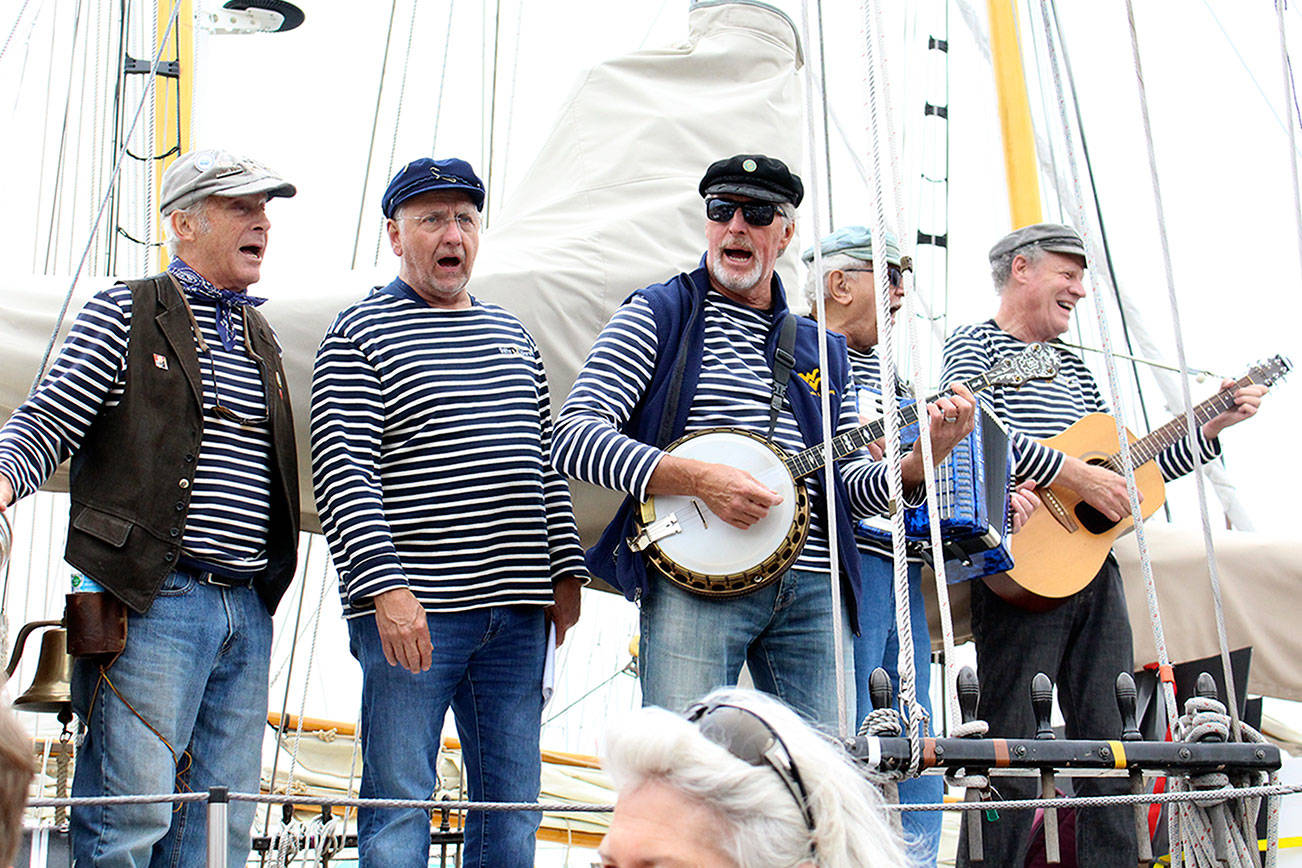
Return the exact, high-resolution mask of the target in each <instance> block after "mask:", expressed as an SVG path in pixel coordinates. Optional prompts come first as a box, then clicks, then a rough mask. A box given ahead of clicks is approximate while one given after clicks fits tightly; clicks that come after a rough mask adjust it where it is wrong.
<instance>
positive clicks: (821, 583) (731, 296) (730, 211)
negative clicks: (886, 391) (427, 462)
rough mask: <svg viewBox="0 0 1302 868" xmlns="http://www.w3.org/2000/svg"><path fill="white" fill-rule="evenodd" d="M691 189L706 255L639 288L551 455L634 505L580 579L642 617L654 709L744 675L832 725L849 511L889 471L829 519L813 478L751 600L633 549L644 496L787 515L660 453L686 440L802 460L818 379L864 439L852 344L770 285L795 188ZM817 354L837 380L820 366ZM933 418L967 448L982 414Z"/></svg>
mask: <svg viewBox="0 0 1302 868" xmlns="http://www.w3.org/2000/svg"><path fill="white" fill-rule="evenodd" d="M698 189H699V192H700V194H701V196H703V197H704V198H705V216H706V218H707V222H706V225H705V237H706V243H707V249H706V253H705V256H704V257H703V258H702V260H701V263H700V265H699V266H698V267H697V268H696V270H694V271H692V272H691V273H690V274H682V275H679V276H678V277H675V278H673V279H671V280H669V281H667V282H666V283H662V284H656V285H654V286H650V287H647V288H645V289H642V290H639V291H638V292H636V293H634V294H633V295H632V296H631V297H630V298H629V299H628V301H627V302H626V303H625V304H624V306H623V307H621V308H620V309H619V310H618V311H616V313H615V315H614V317H613V318H612V319H611V320H610V322H609V323H608V324H607V325H606V327H605V328H604V329H603V330H602V332H601V334H600V335H599V336H598V338H597V341H596V343H595V344H594V346H593V348H592V350H591V352H590V353H589V355H588V358H587V360H586V361H585V362H584V364H583V367H582V369H581V370H580V371H579V374H578V377H577V379H576V381H575V384H574V388H573V390H572V391H571V392H570V395H569V397H568V398H567V399H566V401H565V404H564V406H563V407H562V409H561V412H560V415H559V416H558V418H557V425H556V438H555V446H554V448H553V459H554V461H555V462H556V466H557V467H558V468H560V469H561V470H562V471H564V472H565V473H568V474H569V475H571V476H574V477H576V478H579V479H583V480H585V481H587V482H591V483H595V484H597V485H601V486H604V487H606V488H611V489H615V490H619V491H623V492H625V493H626V494H628V495H629V497H628V498H626V500H625V502H624V504H623V506H622V507H621V508H620V511H619V512H618V513H617V514H616V516H615V518H614V519H613V521H612V522H611V523H610V525H609V526H608V527H607V528H606V532H605V534H604V535H603V537H602V539H601V541H600V542H599V543H598V544H597V546H595V547H594V548H593V549H591V550H590V551H589V552H588V567H589V569H590V570H591V571H592V572H593V573H594V574H596V575H599V576H601V577H602V578H603V579H605V580H606V581H608V582H610V583H611V584H612V585H614V586H615V587H617V588H619V589H620V590H621V591H622V592H623V593H624V594H625V595H626V596H627V597H628V598H629V599H636V600H638V601H639V602H640V604H641V607H642V622H641V623H642V629H641V650H640V656H639V672H640V675H641V679H642V699H643V702H644V703H645V704H647V705H660V706H663V707H666V708H671V709H682V708H685V707H686V706H687V704H688V703H689V702H691V701H693V700H695V699H696V698H697V697H699V696H701V695H703V694H705V693H706V692H708V691H709V690H711V689H713V688H715V687H721V686H728V685H732V684H735V683H736V679H737V676H738V674H739V672H740V669H741V666H742V664H743V663H746V664H747V665H748V668H749V670H750V673H751V676H752V678H753V679H754V681H755V684H756V686H757V687H759V688H760V689H761V690H764V691H766V692H769V693H772V694H774V695H776V696H778V697H779V698H781V699H782V700H783V701H785V702H787V703H788V704H789V705H791V706H793V707H795V708H796V709H798V710H799V711H801V712H803V713H804V714H806V715H807V716H809V717H811V718H813V719H815V720H818V721H820V722H822V723H824V724H827V725H829V726H834V725H835V724H836V722H837V718H838V714H837V692H838V691H837V684H836V676H835V667H834V665H833V662H834V658H835V654H836V646H837V645H838V644H840V645H841V647H842V651H843V655H844V659H845V660H846V661H847V662H848V661H849V660H851V659H852V658H851V654H850V651H849V643H848V637H849V635H850V627H851V625H853V624H854V623H856V621H855V617H856V612H857V606H858V605H859V603H860V600H859V599H858V588H859V583H858V577H859V560H858V552H857V550H856V548H855V544H854V533H853V530H852V527H851V513H852V512H853V513H855V514H858V515H867V514H875V513H881V512H884V511H885V510H886V507H887V501H888V497H889V495H888V482H887V478H886V468H885V467H884V466H883V465H881V464H876V463H874V462H872V461H871V459H869V458H868V456H866V455H863V456H859V457H857V458H856V459H855V460H847V461H844V462H841V463H840V464H838V466H837V470H836V474H835V483H834V484H835V487H836V495H837V497H836V509H835V513H834V514H833V515H832V516H827V515H826V514H825V508H824V505H825V498H824V496H823V494H822V493H821V492H820V489H821V488H822V479H823V476H822V473H821V471H820V472H819V473H818V474H815V475H814V476H810V477H807V478H806V480H805V481H806V485H807V486H808V488H809V490H810V500H811V507H812V508H811V513H812V521H811V528H810V531H809V535H808V538H807V540H806V542H805V545H804V548H803V550H801V552H800V553H799V556H798V558H797V560H796V561H795V563H794V565H793V567H792V568H791V569H789V570H787V571H786V572H785V573H783V574H781V575H779V576H775V577H771V578H773V579H774V580H773V581H770V582H769V583H768V584H766V585H764V586H763V587H760V588H758V589H757V590H754V591H751V592H749V593H745V594H743V595H741V596H735V597H731V598H726V599H721V598H719V597H710V596H702V595H699V594H696V593H693V592H690V591H687V590H685V589H684V588H682V587H679V586H678V585H676V584H674V583H672V582H670V581H669V580H667V579H666V578H665V577H664V576H662V575H661V574H659V573H658V572H657V571H656V570H654V569H649V568H648V566H647V563H646V562H645V561H644V559H643V557H642V555H640V554H636V553H634V552H633V551H631V550H630V548H629V546H628V540H629V538H630V537H632V536H633V535H634V533H635V528H634V518H635V514H636V509H637V503H638V502H640V501H645V500H646V499H647V497H648V496H651V495H670V494H678V495H687V496H691V497H694V498H696V499H697V500H698V501H699V503H700V504H701V505H702V506H703V507H704V508H706V509H708V511H709V513H710V515H709V516H708V517H707V519H706V524H707V526H708V524H709V523H710V522H713V521H715V520H716V517H717V519H718V520H721V521H723V522H726V523H727V524H729V525H732V526H734V527H737V528H743V529H745V528H750V527H751V526H752V525H753V524H754V523H755V522H757V521H759V520H760V519H762V518H763V517H765V516H766V515H767V514H768V512H769V510H770V508H772V507H774V506H777V505H778V504H779V502H780V501H781V497H779V496H778V494H777V493H776V492H775V491H773V490H772V489H771V488H770V487H769V486H767V485H765V484H763V483H761V482H760V481H759V480H757V479H756V478H755V477H753V476H751V475H750V474H749V473H746V472H744V471H742V470H739V469H736V468H734V467H732V466H729V465H727V464H723V463H713V462H706V461H699V460H694V459H689V458H683V457H679V456H674V455H668V454H666V452H665V447H666V446H668V445H669V444H670V443H671V442H673V441H674V440H676V439H678V438H679V437H680V436H681V435H683V434H685V433H690V432H694V431H699V430H702V429H705V428H711V427H715V426H730V427H736V428H742V429H745V430H748V431H751V432H753V433H755V434H757V435H759V436H762V437H766V438H768V439H770V440H772V441H774V442H776V443H777V444H779V445H780V446H782V448H783V449H785V450H786V451H788V452H797V451H799V450H801V449H804V448H805V447H807V446H810V445H813V444H815V443H819V442H821V440H822V421H821V411H820V408H819V397H818V394H819V393H818V384H819V381H820V380H821V379H824V378H825V379H826V380H827V381H828V383H829V385H830V387H831V394H832V396H833V403H832V415H833V419H832V429H833V430H834V431H836V432H838V433H839V432H844V431H848V430H851V429H853V428H854V427H856V425H857V419H856V414H855V410H854V396H853V392H852V390H851V389H850V388H848V384H849V372H848V363H847V360H846V351H845V341H844V339H842V338H841V337H840V336H833V335H828V334H826V333H825V332H821V331H820V330H819V328H818V326H817V324H816V323H814V322H813V321H811V320H808V319H805V318H803V317H792V316H790V315H789V314H788V311H787V302H786V296H785V293H784V290H783V287H782V282H781V280H779V279H778V276H777V275H776V274H775V273H774V266H775V264H776V262H777V259H778V257H779V256H781V255H782V253H783V251H784V250H785V249H786V247H787V245H788V244H789V243H790V242H791V239H792V235H793V234H794V230H795V207H796V206H797V205H799V204H800V200H801V198H802V196H803V194H804V190H803V187H802V186H801V183H800V179H799V178H798V177H796V176H795V175H793V174H791V172H790V171H789V170H788V169H787V167H786V166H785V165H784V164H783V163H782V162H781V161H780V160H776V159H773V158H771V157H766V156H762V155H758V154H755V155H751V154H741V155H738V156H735V157H731V158H729V159H726V160H720V161H718V162H716V163H714V164H713V165H711V166H710V167H709V169H708V170H707V171H706V173H705V176H704V177H703V178H702V180H701V183H700V186H699V188H698ZM786 322H792V323H794V326H793V328H792V331H793V333H794V334H793V337H792V349H791V357H794V362H793V363H792V365H791V368H790V370H791V372H792V373H793V374H794V376H792V377H791V378H790V381H789V387H787V388H785V395H784V393H783V387H782V386H781V385H780V384H779V383H778V382H776V381H775V375H774V368H775V365H774V361H775V358H777V356H778V352H779V347H778V344H779V338H780V335H781V332H782V331H783V324H784V323H786ZM820 342H825V343H826V347H827V356H828V364H829V368H830V370H829V371H827V372H822V371H820V370H819V360H818V356H819V345H820ZM775 397H776V400H774V399H775ZM771 407H775V408H776V409H774V410H773V411H772V412H771ZM931 412H932V415H933V417H934V421H933V424H934V425H935V429H934V430H935V431H936V432H938V436H941V435H940V434H939V432H942V431H943V432H951V431H952V432H954V433H955V435H956V439H957V437H961V436H962V434H963V433H966V431H968V430H970V427H971V423H972V405H971V404H970V403H969V402H967V401H965V400H963V399H961V398H954V399H943V400H942V401H941V402H940V404H939V405H938V406H935V407H932V408H931ZM944 436H948V435H944ZM950 445H951V446H952V443H950ZM942 454H943V453H942ZM904 476H905V483H906V485H907V486H910V487H916V486H917V485H918V484H919V483H920V482H921V480H922V469H921V454H920V450H919V451H917V452H915V453H913V454H911V455H910V456H909V458H908V459H907V460H906V463H905V467H904ZM832 521H834V522H836V524H837V529H838V549H839V551H838V552H837V556H838V558H839V563H840V569H839V573H840V575H841V579H842V582H843V590H844V594H843V606H844V611H843V612H842V615H843V616H844V617H843V624H844V625H845V628H844V630H843V631H842V633H841V635H837V634H836V633H835V631H834V630H833V623H834V622H833V612H834V609H833V596H832V587H831V582H830V581H829V579H828V576H829V560H830V557H831V553H830V546H829V542H828V539H829V533H828V527H829V522H832ZM705 544H706V545H707V546H709V542H708V541H707V542H706V543H705ZM849 690H850V691H851V692H852V691H853V687H852V685H850V686H849Z"/></svg>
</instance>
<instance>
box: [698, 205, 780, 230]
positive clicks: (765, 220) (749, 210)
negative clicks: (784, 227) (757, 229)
mask: <svg viewBox="0 0 1302 868" xmlns="http://www.w3.org/2000/svg"><path fill="white" fill-rule="evenodd" d="M738 208H740V209H741V219H743V220H745V221H746V222H747V223H749V224H750V225H751V226H768V225H769V224H770V223H772V222H773V217H774V216H775V215H776V214H777V213H778V206H777V205H774V204H773V203H772V202H733V201H731V200H728V199H706V200H705V216H706V217H709V218H710V219H711V220H713V221H714V222H715V223H727V222H728V221H729V220H731V219H732V215H733V214H736V213H737V209H738Z"/></svg>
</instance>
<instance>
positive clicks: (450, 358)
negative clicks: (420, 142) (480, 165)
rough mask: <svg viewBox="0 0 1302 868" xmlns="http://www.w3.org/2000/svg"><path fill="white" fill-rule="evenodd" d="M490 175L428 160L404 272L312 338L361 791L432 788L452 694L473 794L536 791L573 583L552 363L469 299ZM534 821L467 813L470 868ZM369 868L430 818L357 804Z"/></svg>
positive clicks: (394, 866)
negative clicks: (357, 675) (358, 722)
mask: <svg viewBox="0 0 1302 868" xmlns="http://www.w3.org/2000/svg"><path fill="white" fill-rule="evenodd" d="M483 204H484V185H483V183H482V182H481V181H480V180H479V178H478V177H477V176H476V175H475V172H474V170H473V169H472V168H471V167H470V165H469V164H468V163H466V162H465V161H463V160H457V159H448V160H432V159H428V158H422V159H419V160H413V161H412V162H410V163H408V164H407V165H406V166H404V167H403V168H402V169H401V170H399V172H398V173H397V175H395V176H394V178H393V180H392V181H390V182H389V187H388V189H387V190H386V191H385V193H384V198H383V201H382V207H383V210H384V216H385V217H386V218H387V221H386V229H387V232H388V236H389V243H390V246H391V247H392V248H393V252H394V254H396V255H397V256H398V258H399V260H400V261H399V266H398V277H397V278H396V279H394V281H393V282H392V283H390V284H389V285H388V286H385V287H383V288H379V289H376V290H375V291H374V292H372V293H371V294H370V295H369V296H368V297H367V298H366V299H364V300H362V301H359V302H358V303H357V304H354V305H353V306H352V307H349V308H348V309H346V310H344V311H343V312H342V313H341V314H339V316H338V317H337V318H336V319H335V321H334V324H333V325H331V326H330V328H329V330H328V331H327V332H326V335H325V338H324V340H322V342H321V348H320V350H319V351H318V353H317V359H316V370H315V374H314V376H313V383H312V421H311V432H312V433H311V437H312V473H313V485H314V487H315V490H316V501H317V505H318V507H319V508H320V514H321V525H322V529H323V531H324V532H325V535H326V539H327V540H328V541H329V543H330V553H331V556H332V557H333V559H334V563H335V568H336V569H337V570H338V573H339V590H340V594H341V595H342V597H343V605H344V615H345V617H346V618H347V619H348V633H349V637H350V640H351V646H350V647H351V650H352V653H353V656H354V657H356V658H357V660H358V662H359V663H360V664H361V667H362V769H363V771H362V787H361V794H362V796H363V797H364V798H398V799H427V798H429V797H430V796H431V794H432V793H433V792H434V789H435V787H436V785H437V782H438V769H437V766H436V760H437V757H438V751H439V746H440V744H441V735H442V731H443V719H444V717H445V716H446V713H447V709H448V706H449V705H451V707H452V711H453V714H454V716H455V718H456V724H457V731H458V732H459V734H460V736H461V751H462V758H463V760H464V762H465V776H466V780H467V782H468V784H469V791H470V798H471V799H472V800H474V801H483V800H487V801H496V802H532V801H536V800H537V797H538V790H539V775H540V757H539V750H538V737H539V729H540V726H541V720H540V718H541V714H542V698H543V695H542V686H543V685H542V680H543V661H544V654H545V651H546V644H547V633H548V625H547V622H548V621H550V622H551V625H552V626H553V627H554V628H555V631H556V641H557V643H559V642H560V641H561V640H562V639H563V638H564V634H565V631H566V630H567V629H568V628H569V627H571V626H572V625H573V624H574V623H575V621H576V620H577V619H578V616H579V588H580V587H581V586H582V584H583V583H584V581H585V580H586V572H585V571H584V567H583V550H582V549H581V548H580V546H579V537H578V531H577V529H576V527H575V523H574V514H573V510H572V507H571V505H570V493H569V488H568V486H567V485H566V482H565V480H564V478H562V477H561V476H560V475H559V474H558V473H557V472H556V471H555V470H553V469H552V467H551V463H550V451H551V416H550V409H549V399H548V393H547V377H546V373H545V371H544V370H543V363H542V358H541V357H540V355H539V352H538V347H537V345H536V344H535V343H534V341H533V338H532V337H531V336H530V335H529V333H528V332H527V331H526V330H525V328H524V326H523V325H522V324H521V323H520V321H519V320H518V319H516V318H515V317H514V316H512V315H511V314H510V313H508V312H507V311H505V310H503V309H502V308H500V307H498V306H497V305H494V304H490V303H487V302H484V301H482V300H480V299H477V298H475V297H474V296H472V295H471V294H470V293H469V291H468V289H467V285H468V283H469V281H470V275H471V270H472V269H473V268H474V264H475V255H476V253H477V252H478V250H479V231H480V209H481V208H482V207H483ZM539 820H540V815H539V814H537V813H532V812H530V813H523V812H518V811H510V812H507V811H493V812H483V811H475V812H471V813H470V814H469V815H468V816H467V818H466V821H465V831H466V843H465V850H464V854H465V860H464V864H465V865H466V866H467V868H480V866H502V868H511V866H519V865H532V864H533V854H534V834H535V832H536V830H537V828H538V823H539ZM358 838H359V841H358V847H359V850H360V853H361V863H362V865H364V866H377V868H378V866H383V868H402V866H411V868H416V866H422V868H423V866H424V865H425V864H426V863H427V861H428V859H429V843H430V821H429V813H428V812H427V811H422V810H417V809H407V810H389V809H385V810H381V809H369V808H363V809H362V810H361V811H360V812H359V813H358Z"/></svg>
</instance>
